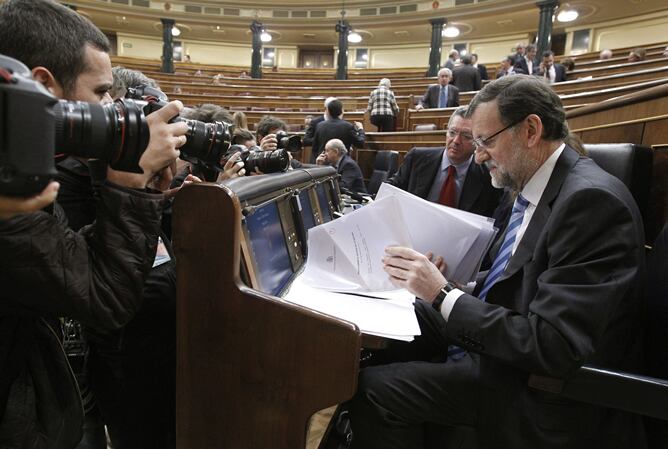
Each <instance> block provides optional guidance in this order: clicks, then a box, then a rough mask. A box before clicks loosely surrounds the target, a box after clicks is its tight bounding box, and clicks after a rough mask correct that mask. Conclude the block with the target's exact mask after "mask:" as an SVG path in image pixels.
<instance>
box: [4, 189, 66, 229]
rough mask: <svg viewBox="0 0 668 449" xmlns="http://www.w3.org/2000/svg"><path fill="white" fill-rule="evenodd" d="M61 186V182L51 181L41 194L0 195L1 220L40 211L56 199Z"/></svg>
mask: <svg viewBox="0 0 668 449" xmlns="http://www.w3.org/2000/svg"><path fill="white" fill-rule="evenodd" d="M59 188H60V184H58V183H57V182H55V181H51V182H50V183H49V184H48V185H47V186H46V187H45V188H44V190H42V192H41V193H40V194H38V195H35V196H33V197H30V198H20V197H12V196H2V195H0V220H7V219H9V218H12V217H14V216H15V215H21V214H30V213H33V212H37V211H39V210H40V209H42V208H44V207H46V206H48V205H49V204H51V203H53V202H54V201H55V200H56V196H57V195H58V189H59Z"/></svg>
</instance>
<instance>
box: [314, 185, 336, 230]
mask: <svg viewBox="0 0 668 449" xmlns="http://www.w3.org/2000/svg"><path fill="white" fill-rule="evenodd" d="M316 191H317V192H318V201H319V203H320V210H321V211H322V222H323V223H327V222H328V221H332V211H330V210H329V201H328V200H327V192H325V185H324V184H318V187H316Z"/></svg>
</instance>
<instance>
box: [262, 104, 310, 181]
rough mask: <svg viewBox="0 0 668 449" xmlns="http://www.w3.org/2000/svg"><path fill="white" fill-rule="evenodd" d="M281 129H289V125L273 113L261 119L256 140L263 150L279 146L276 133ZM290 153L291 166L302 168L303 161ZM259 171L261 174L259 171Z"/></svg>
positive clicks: (285, 130) (271, 149)
mask: <svg viewBox="0 0 668 449" xmlns="http://www.w3.org/2000/svg"><path fill="white" fill-rule="evenodd" d="M279 131H284V132H287V131H288V126H287V125H286V124H285V122H284V121H283V120H281V119H279V118H277V117H274V116H272V115H265V116H264V117H262V118H261V119H260V121H259V122H258V124H257V129H256V131H255V137H256V140H257V141H258V142H260V148H261V149H262V151H273V150H275V149H277V148H278V139H277V138H276V133H278V132H279ZM289 154H290V168H291V169H294V168H301V167H302V163H301V162H299V161H298V160H297V159H294V158H293V157H292V153H289ZM258 173H259V174H261V172H259V171H258Z"/></svg>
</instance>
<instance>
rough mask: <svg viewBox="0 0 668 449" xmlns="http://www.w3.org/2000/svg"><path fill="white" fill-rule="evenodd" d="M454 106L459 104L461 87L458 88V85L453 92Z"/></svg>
mask: <svg viewBox="0 0 668 449" xmlns="http://www.w3.org/2000/svg"><path fill="white" fill-rule="evenodd" d="M450 87H451V88H452V87H454V86H452V84H451V85H450ZM452 106H454V107H457V106H459V89H457V88H456V87H455V89H453V92H452Z"/></svg>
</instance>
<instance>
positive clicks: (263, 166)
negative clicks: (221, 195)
mask: <svg viewBox="0 0 668 449" xmlns="http://www.w3.org/2000/svg"><path fill="white" fill-rule="evenodd" d="M237 151H238V152H240V153H241V161H242V162H243V163H244V168H245V169H246V174H247V175H250V174H251V173H255V167H257V169H258V170H260V171H261V172H262V173H265V174H267V173H276V172H284V171H286V170H287V169H288V168H289V167H290V155H289V154H288V151H287V150H286V149H280V150H269V151H262V150H261V149H260V147H253V148H251V149H250V150H249V149H248V148H246V147H245V146H244V145H232V146H230V148H229V150H228V152H227V154H226V155H225V160H228V159H229V158H231V157H232V155H233V154H234V153H236V152H237Z"/></svg>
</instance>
